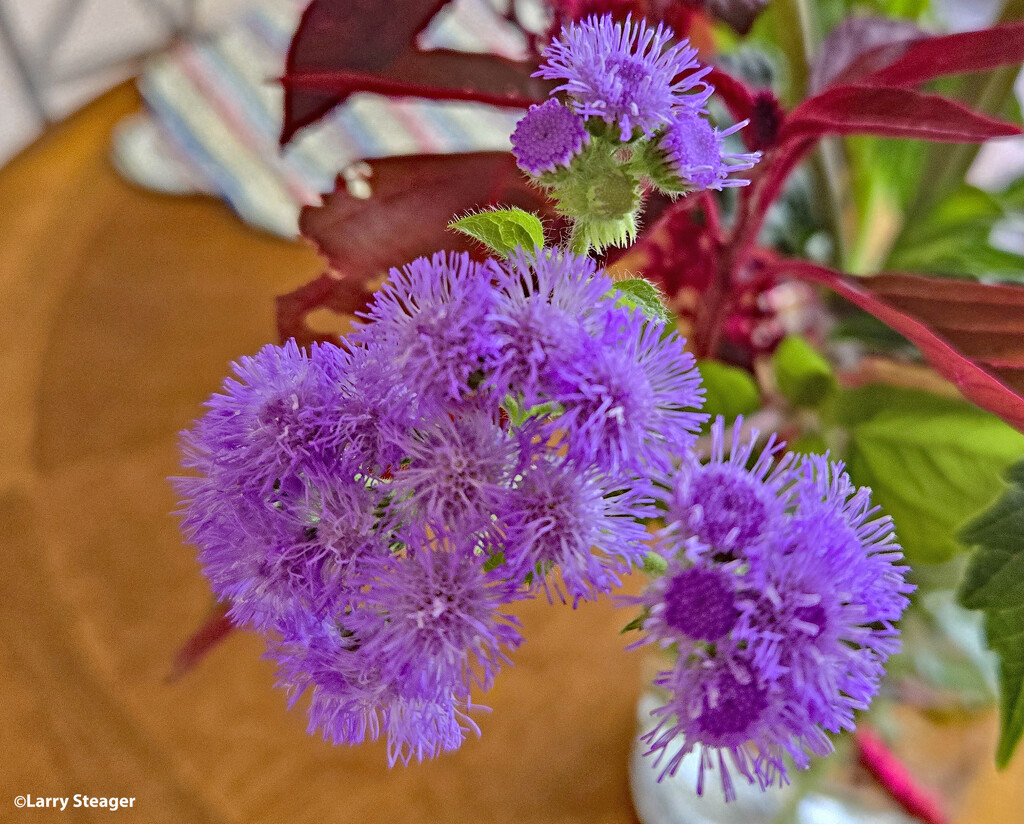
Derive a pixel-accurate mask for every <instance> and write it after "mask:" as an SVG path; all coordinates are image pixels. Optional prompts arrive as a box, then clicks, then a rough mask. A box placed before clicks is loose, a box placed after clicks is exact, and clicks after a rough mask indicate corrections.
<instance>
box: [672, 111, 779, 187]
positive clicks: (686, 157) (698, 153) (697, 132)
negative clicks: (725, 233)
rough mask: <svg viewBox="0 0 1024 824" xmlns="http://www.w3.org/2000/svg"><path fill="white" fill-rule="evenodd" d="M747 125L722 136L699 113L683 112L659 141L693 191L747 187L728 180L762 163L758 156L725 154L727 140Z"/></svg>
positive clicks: (734, 128)
mask: <svg viewBox="0 0 1024 824" xmlns="http://www.w3.org/2000/svg"><path fill="white" fill-rule="evenodd" d="M744 125H745V123H739V124H737V125H735V126H733V127H731V128H729V129H727V130H726V131H724V132H719V131H718V129H716V128H714V127H713V126H712V125H711V124H710V123H708V121H707V120H706V119H704V118H703V117H702V116H701V115H700V114H699V113H698V112H696V111H693V110H692V109H686V108H680V109H677V110H676V111H675V113H674V115H673V118H672V122H671V123H670V124H669V126H668V128H667V129H665V131H664V133H662V135H661V138H660V140H659V146H660V148H661V151H662V152H663V153H664V155H665V159H666V161H667V162H668V165H669V167H670V168H671V170H672V171H673V172H674V173H675V175H676V176H677V177H678V178H679V179H680V180H681V181H682V182H683V184H684V185H685V186H686V187H687V188H688V189H691V190H702V189H725V188H730V187H735V186H746V185H747V184H748V183H749V181H747V180H740V179H734V178H729V174H730V173H732V172H739V171H744V170H746V169H750V168H752V167H753V166H754V164H755V163H757V161H758V160H760V158H761V155H760V153H759V152H753V153H744V154H733V153H730V152H726V151H725V145H724V142H725V138H726V137H728V136H729V135H732V134H735V133H736V132H737V131H739V129H740V128H742V127H743V126H744Z"/></svg>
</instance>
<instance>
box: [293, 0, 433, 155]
mask: <svg viewBox="0 0 1024 824" xmlns="http://www.w3.org/2000/svg"><path fill="white" fill-rule="evenodd" d="M448 2H449V0H391V2H389V3H388V4H387V9H386V11H385V10H383V9H382V7H381V4H380V3H379V2H378V0H313V2H312V3H310V4H309V6H308V7H307V8H306V11H305V12H304V13H303V15H302V19H301V20H300V21H299V26H298V28H297V29H296V31H295V36H294V37H293V38H292V42H291V46H290V47H289V49H288V58H287V60H286V62H285V75H286V76H287V75H292V74H297V73H299V72H328V71H339V72H340V71H347V72H354V73H357V72H363V73H370V74H374V73H377V72H380V71H382V70H384V69H386V68H387V67H388V66H390V65H391V64H392V63H393V62H394V61H395V60H396V59H397V58H398V57H400V56H401V55H402V54H404V53H405V52H406V51H408V50H410V49H411V48H412V47H413V40H414V38H415V37H416V35H417V34H418V33H419V32H420V31H422V30H423V29H424V28H425V27H426V25H427V24H428V23H429V22H430V21H431V19H432V18H433V17H434V15H436V14H437V12H438V11H440V10H441V9H442V8H443V7H444V6H446V5H447V4H448ZM382 11H385V13H382ZM341 100H342V98H340V97H338V96H337V95H335V94H325V93H323V92H309V91H305V90H291V89H288V88H286V89H285V97H284V126H283V129H282V132H281V143H282V144H284V143H287V142H288V141H289V140H290V139H291V138H292V136H293V135H294V134H295V133H296V132H297V131H298V130H299V129H301V128H302V127H303V126H308V125H309V124H310V123H314V122H315V121H317V120H319V119H320V118H321V117H323V116H324V115H325V114H326V113H327V112H329V111H330V110H331V109H333V108H334V107H335V106H336V105H337V104H338V103H340V102H341Z"/></svg>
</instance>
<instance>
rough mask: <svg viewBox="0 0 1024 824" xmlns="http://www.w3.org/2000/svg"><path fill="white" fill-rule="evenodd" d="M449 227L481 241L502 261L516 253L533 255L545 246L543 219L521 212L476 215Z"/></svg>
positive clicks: (509, 210) (507, 211) (460, 219)
mask: <svg viewBox="0 0 1024 824" xmlns="http://www.w3.org/2000/svg"><path fill="white" fill-rule="evenodd" d="M448 226H449V228H450V229H456V230H458V231H460V232H462V233H463V234H467V235H469V236H470V237H471V238H473V239H475V240H478V241H480V242H481V243H482V244H484V245H485V246H487V247H488V248H489V249H491V250H492V251H494V252H495V253H496V254H497V255H499V256H500V257H508V256H509V254H510V253H512V252H513V251H515V250H516V249H520V248H521V249H526V250H527V251H532V250H533V249H534V248H535V247H543V246H544V226H543V225H542V224H541V222H540V218H538V217H537V216H536V215H534V214H531V213H530V212H524V211H523V210H522V209H515V208H512V209H494V210H493V211H488V212H477V213H476V214H472V215H466V216H465V217H462V218H459V219H458V220H456V221H453V222H452V223H450V224H448Z"/></svg>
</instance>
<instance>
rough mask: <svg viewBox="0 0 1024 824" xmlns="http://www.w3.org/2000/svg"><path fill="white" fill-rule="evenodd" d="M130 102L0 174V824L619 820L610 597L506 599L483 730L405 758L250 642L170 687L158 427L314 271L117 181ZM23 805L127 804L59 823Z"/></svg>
mask: <svg viewBox="0 0 1024 824" xmlns="http://www.w3.org/2000/svg"><path fill="white" fill-rule="evenodd" d="M138 105H139V103H138V99H137V97H136V95H135V93H134V91H132V90H131V89H130V88H121V89H118V90H115V91H114V92H112V93H111V94H109V95H107V96H106V97H104V98H102V99H101V100H99V101H98V102H96V103H95V104H93V105H92V106H90V107H89V108H87V109H85V110H84V111H83V112H81V113H80V114H79V115H77V116H76V117H74V118H73V119H72V120H70V121H69V122H68V123H66V124H64V125H63V126H61V127H59V128H57V129H55V130H54V131H53V132H51V133H50V134H48V135H46V136H45V137H44V138H43V139H42V140H40V141H39V142H38V143H37V144H36V145H34V146H33V147H32V148H30V149H29V150H28V151H27V152H25V153H24V154H23V155H21V156H20V157H19V158H17V159H16V160H15V161H14V162H13V163H12V164H11V165H10V166H8V167H7V168H5V169H4V170H3V171H2V172H0V315H2V322H0V340H2V345H0V386H2V390H0V415H2V418H0V420H2V423H0V468H2V471H0V484H2V487H0V499H2V500H0V553H2V565H3V567H2V568H3V573H2V576H0V639H2V640H0V650H2V658H0V673H2V679H3V681H2V686H0V689H2V693H0V695H2V699H0V730H2V731H3V732H2V741H3V742H4V746H3V750H2V752H0V821H12V822H20V821H47V822H48V821H61V822H63V821H68V822H72V821H93V820H96V821H101V820H102V821H121V822H144V823H145V824H160V822H169V823H173V824H193V823H195V824H199V823H200V822H246V824H253V823H255V822H267V824H271V823H273V824H285V822H287V823H288V824H291V822H317V824H319V823H320V822H378V821H379V822H402V824H415V822H449V821H451V822H458V823H459V824H488V823H489V822H495V823H496V824H500V823H501V822H523V824H526V822H529V824H563V823H565V824H568V822H580V824H583V822H586V824H597V822H608V823H609V824H613V823H614V824H628V822H632V821H634V817H633V814H632V812H631V806H630V802H629V797H628V788H627V783H626V761H627V753H628V750H629V746H630V741H631V737H632V734H633V729H634V705H635V700H636V697H637V694H638V692H639V689H640V686H641V684H640V674H639V673H640V661H639V656H637V655H635V654H626V653H624V652H623V649H622V647H623V646H624V641H623V640H622V639H621V637H620V636H619V635H618V632H617V630H618V627H620V626H621V624H622V621H623V616H622V615H621V614H617V613H616V612H615V611H614V610H613V609H612V608H611V606H610V605H609V603H608V602H607V601H605V602H602V603H599V604H595V605H588V606H585V607H582V608H581V609H579V610H578V611H576V612H573V611H572V610H571V609H569V608H563V607H550V606H548V604H547V603H546V602H544V601H543V600H540V601H535V602H532V603H529V604H527V605H525V606H524V607H523V608H522V609H521V612H520V614H521V617H522V619H523V621H524V623H525V633H524V634H525V636H526V639H527V643H526V645H525V646H524V647H523V649H522V650H521V651H520V652H519V654H518V655H517V656H516V664H515V666H514V667H513V668H511V669H509V670H508V671H507V672H505V673H503V674H502V675H501V677H500V678H499V679H498V683H497V686H496V687H495V689H494V690H493V691H492V692H491V693H490V694H489V695H488V697H487V701H488V703H489V704H490V705H491V706H492V707H493V709H494V712H493V713H492V714H485V715H481V716H480V717H479V720H480V725H481V727H482V728H483V737H482V738H481V739H479V740H476V739H473V740H470V741H468V742H467V743H466V745H465V746H464V747H463V748H462V750H461V751H459V752H458V753H456V754H453V755H449V756H445V757H442V758H440V759H439V760H437V761H435V762H433V763H429V764H425V765H420V766H413V767H409V768H398V769H395V770H392V771H389V770H388V769H387V768H386V767H385V766H384V761H385V759H384V748H383V746H382V745H380V744H373V745H367V746H363V747H359V748H347V747H332V746H330V745H328V744H326V743H323V742H322V741H320V740H318V739H316V738H312V737H310V736H307V734H306V732H305V718H304V715H303V713H302V712H300V711H295V712H286V711H285V706H284V705H285V700H284V695H283V693H282V692H280V691H278V690H276V689H274V687H273V684H274V673H273V667H272V665H271V664H270V663H269V662H267V661H264V660H261V658H260V654H261V646H260V643H259V641H258V639H257V638H256V637H255V636H252V635H249V634H238V635H236V636H234V637H232V638H231V639H229V640H228V641H227V642H225V643H224V644H223V645H222V646H221V647H219V648H218V649H216V650H215V651H214V652H213V653H212V655H211V656H210V658H209V659H208V660H207V661H206V662H205V663H203V664H202V665H201V666H200V667H199V668H198V670H196V671H195V672H193V673H192V674H190V675H189V676H188V677H186V678H185V679H184V680H183V681H181V682H179V683H176V684H168V683H166V682H165V676H166V674H167V672H168V669H169V662H170V660H171V657H172V655H173V653H174V651H175V649H176V648H177V647H178V646H179V644H180V643H181V642H182V640H183V638H184V637H185V636H186V635H187V633H188V632H189V631H190V629H191V628H193V627H194V626H195V625H196V624H197V622H199V621H200V620H201V619H202V618H203V616H204V614H205V613H206V611H207V609H208V608H209V605H210V600H209V599H210V596H209V591H208V589H207V586H206V583H205V581H204V579H203V578H202V576H201V575H200V573H199V570H198V567H197V565H196V562H195V560H194V555H193V552H192V551H191V550H190V549H189V548H188V547H184V546H183V545H182V542H181V539H180V536H179V532H178V528H177V523H176V520H175V518H174V517H173V516H172V515H171V514H170V513H171V512H172V510H173V509H174V508H175V498H174V495H173V493H172V491H171V489H170V487H169V485H168V483H167V481H166V480H165V479H166V478H167V476H168V475H172V474H174V473H175V472H176V470H177V452H176V444H175V440H176V435H175V433H176V432H177V431H178V430H180V429H181V428H182V427H184V426H185V425H187V424H188V422H189V421H190V420H191V419H192V418H194V417H195V416H196V415H197V414H198V413H199V411H200V403H201V402H202V400H203V399H204V398H205V397H206V396H207V395H208V393H210V392H211V391H213V390H214V389H215V388H216V387H217V386H218V385H219V383H220V381H221V380H222V378H223V376H224V374H225V371H226V364H227V362H228V361H229V360H231V359H232V358H235V357H237V356H238V355H240V354H243V353H248V352H252V351H254V350H255V349H257V348H258V347H259V346H260V345H261V344H263V343H265V342H267V341H269V340H272V339H273V337H274V329H273V318H272V300H273V297H274V296H275V295H276V294H279V293H281V292H284V291H288V290H290V289H292V288H294V287H296V286H298V285H299V284H301V283H303V282H305V281H306V280H307V279H309V278H310V277H311V276H312V275H314V274H316V273H317V269H318V262H317V260H316V258H315V256H314V255H313V254H312V252H311V251H309V250H308V249H306V248H303V247H302V246H300V245H296V244H289V243H285V242H282V241H279V240H274V239H270V238H268V237H266V236H263V235H260V234H257V233H255V232H252V231H250V230H247V229H246V228H244V227H243V226H242V225H241V224H240V223H239V222H238V221H237V219H235V218H234V217H233V216H232V215H231V214H230V212H229V211H228V210H227V209H226V208H225V207H224V206H222V205H220V204H218V203H216V202H214V201H212V200H208V199H204V198H188V199H186V198H169V197H161V196H157V195H153V194H150V193H147V192H143V191H139V190H137V189H135V188H133V187H132V186H130V185H128V184H127V183H125V182H123V181H122V180H121V179H120V178H119V177H118V176H117V175H116V174H115V173H114V172H113V171H112V169H111V168H110V166H109V164H108V162H107V159H106V158H107V153H108V146H109V133H110V130H111V128H112V126H113V125H114V123H115V122H116V121H117V120H118V119H119V118H120V117H121V116H123V115H124V114H126V113H128V112H130V111H132V110H134V109H136V108H137V107H138ZM949 746H951V747H952V746H955V742H951V743H950V745H949ZM1022 777H1024V763H1022V759H1018V762H1017V764H1016V766H1015V768H1014V769H1013V770H1012V771H1011V772H1010V773H1007V774H1005V775H1002V776H996V775H995V774H994V772H990V771H989V770H988V767H987V765H986V767H985V768H983V773H982V774H981V776H980V777H979V778H978V779H977V781H976V782H975V784H974V785H973V787H972V790H971V798H970V800H969V802H968V805H967V807H968V808H969V809H970V810H971V812H970V814H969V815H965V816H963V817H962V818H960V819H959V820H958V824H982V822H984V824H993V823H994V822H999V823H1000V824H1002V822H1006V823H1007V824H1012V823H1013V822H1024V813H1021V812H1020V804H1019V803H1011V798H1012V794H1013V790H1014V786H1015V782H1017V786H1019V782H1020V781H1021V778H1022ZM24 793H30V794H32V795H34V796H46V795H55V796H66V795H73V794H74V793H86V794H90V795H96V796H115V795H116V796H134V797H136V799H137V800H136V802H135V807H134V808H133V809H131V810H125V811H118V812H117V813H110V812H106V811H103V810H97V811H93V812H92V813H88V812H85V811H81V810H79V811H78V812H72V811H71V810H69V811H68V812H66V813H63V814H60V815H58V814H55V813H53V812H52V811H40V810H22V811H17V810H15V809H14V806H13V798H14V796H15V795H19V794H24Z"/></svg>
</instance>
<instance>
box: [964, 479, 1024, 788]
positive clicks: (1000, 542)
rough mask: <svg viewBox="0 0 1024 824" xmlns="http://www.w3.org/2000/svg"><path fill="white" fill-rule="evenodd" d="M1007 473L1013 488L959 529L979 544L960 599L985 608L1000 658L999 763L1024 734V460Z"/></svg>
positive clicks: (991, 643)
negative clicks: (962, 528)
mask: <svg viewBox="0 0 1024 824" xmlns="http://www.w3.org/2000/svg"><path fill="white" fill-rule="evenodd" d="M1008 477H1009V481H1010V487H1009V488H1008V489H1006V490H1005V492H1004V493H1003V496H1002V497H1001V498H1000V499H999V500H998V501H997V502H996V504H995V506H993V507H992V508H991V509H989V510H988V511H987V512H985V513H984V514H983V515H981V516H980V517H978V518H977V519H975V520H974V521H972V522H971V523H970V524H968V526H967V527H966V528H964V530H963V531H962V532H961V533H960V540H962V541H963V542H964V543H966V544H971V545H975V546H977V551H976V552H975V554H974V557H973V558H972V559H971V562H970V565H969V566H968V568H967V573H966V575H965V576H964V581H963V585H962V587H961V590H960V602H961V603H962V604H963V605H964V606H965V607H968V608H970V609H980V610H982V611H983V612H984V614H985V633H986V635H987V637H988V643H989V646H990V647H991V648H992V649H993V650H995V651H996V652H997V653H998V654H999V658H1000V667H999V685H1000V705H1001V712H1000V716H1001V730H1000V737H999V746H998V747H997V749H996V763H997V764H998V765H999V767H1000V768H1002V767H1005V766H1006V765H1007V764H1008V763H1009V762H1010V758H1011V757H1012V756H1013V753H1014V750H1015V749H1016V748H1017V744H1018V743H1019V742H1020V739H1021V735H1022V734H1024V463H1018V464H1017V465H1016V466H1014V467H1013V469H1012V470H1011V471H1010V473H1009V476H1008Z"/></svg>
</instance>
